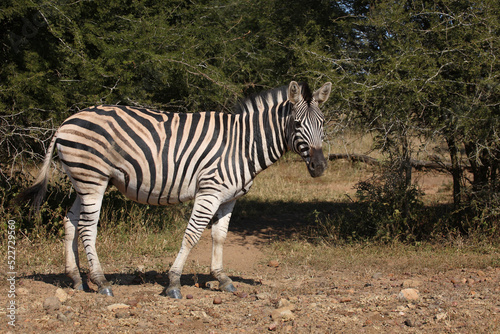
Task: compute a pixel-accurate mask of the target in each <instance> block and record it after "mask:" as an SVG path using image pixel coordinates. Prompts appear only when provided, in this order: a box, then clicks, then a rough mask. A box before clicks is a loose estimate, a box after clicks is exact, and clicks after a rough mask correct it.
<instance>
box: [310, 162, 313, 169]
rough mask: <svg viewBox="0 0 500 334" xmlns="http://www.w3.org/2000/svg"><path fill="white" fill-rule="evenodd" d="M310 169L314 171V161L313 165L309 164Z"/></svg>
mask: <svg viewBox="0 0 500 334" xmlns="http://www.w3.org/2000/svg"><path fill="white" fill-rule="evenodd" d="M309 168H311V169H314V161H311V163H310V164H309Z"/></svg>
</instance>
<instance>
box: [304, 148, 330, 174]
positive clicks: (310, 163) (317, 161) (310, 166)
mask: <svg viewBox="0 0 500 334" xmlns="http://www.w3.org/2000/svg"><path fill="white" fill-rule="evenodd" d="M309 153H310V155H309V157H307V158H305V159H304V160H305V161H306V163H307V170H308V171H309V174H311V176H312V177H319V176H321V175H323V173H324V171H325V169H326V168H327V162H326V159H325V156H324V155H323V149H321V148H320V149H315V148H311V149H310V151H309Z"/></svg>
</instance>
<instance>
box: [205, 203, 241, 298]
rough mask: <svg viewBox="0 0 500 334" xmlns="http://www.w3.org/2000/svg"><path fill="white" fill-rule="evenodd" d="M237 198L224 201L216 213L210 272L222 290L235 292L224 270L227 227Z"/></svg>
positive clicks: (213, 226)
mask: <svg viewBox="0 0 500 334" xmlns="http://www.w3.org/2000/svg"><path fill="white" fill-rule="evenodd" d="M235 203H236V201H235V200H233V201H231V202H228V203H224V204H222V205H221V206H220V207H219V210H218V211H217V213H216V214H215V217H214V222H213V224H212V266H211V268H210V273H211V274H212V276H213V277H215V278H216V279H217V280H218V281H219V288H220V289H221V290H222V291H227V292H235V291H236V288H235V287H234V285H233V281H232V280H231V279H230V278H229V277H228V276H227V275H226V274H225V273H224V271H223V261H222V258H223V255H222V254H223V246H224V241H225V240H226V236H227V229H228V226H229V220H230V219H231V213H232V212H233V208H234V204H235Z"/></svg>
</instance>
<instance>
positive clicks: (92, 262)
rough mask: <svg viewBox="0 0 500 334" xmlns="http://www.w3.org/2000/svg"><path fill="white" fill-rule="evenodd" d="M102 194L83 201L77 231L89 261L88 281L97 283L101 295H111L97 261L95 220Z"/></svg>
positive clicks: (99, 209)
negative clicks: (94, 198)
mask: <svg viewBox="0 0 500 334" xmlns="http://www.w3.org/2000/svg"><path fill="white" fill-rule="evenodd" d="M101 202H102V196H100V197H99V198H98V199H97V200H92V201H89V200H88V199H87V201H84V200H83V199H82V206H81V211H80V221H79V222H78V232H79V234H80V237H81V238H82V242H83V247H84V248H85V253H86V254H87V260H88V261H89V270H90V273H89V278H90V281H91V282H92V283H94V284H96V285H97V288H98V292H99V293H100V294H103V295H107V296H113V291H112V289H111V283H109V282H108V281H107V280H106V277H104V273H103V271H102V268H101V263H100V262H99V257H98V256H97V251H96V246H95V245H96V239H97V222H98V220H99V214H100V211H101Z"/></svg>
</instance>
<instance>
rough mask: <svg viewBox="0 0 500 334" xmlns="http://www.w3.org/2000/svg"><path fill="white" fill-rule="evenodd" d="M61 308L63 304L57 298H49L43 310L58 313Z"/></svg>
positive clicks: (44, 303) (45, 301)
mask: <svg viewBox="0 0 500 334" xmlns="http://www.w3.org/2000/svg"><path fill="white" fill-rule="evenodd" d="M60 307H61V302H60V301H59V299H57V297H56V296H51V297H47V298H46V299H45V300H44V302H43V308H44V310H46V311H48V312H51V311H57V310H59V308H60Z"/></svg>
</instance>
